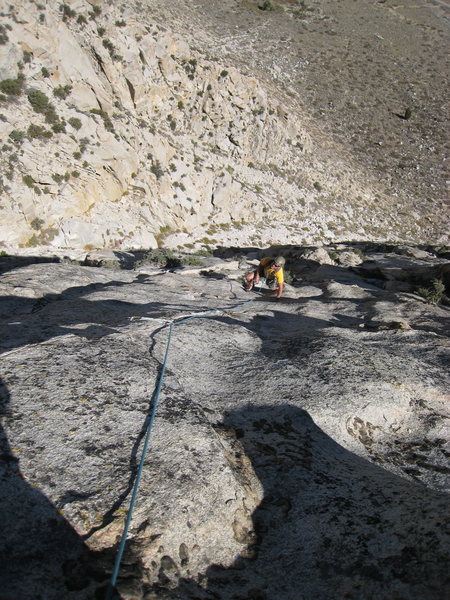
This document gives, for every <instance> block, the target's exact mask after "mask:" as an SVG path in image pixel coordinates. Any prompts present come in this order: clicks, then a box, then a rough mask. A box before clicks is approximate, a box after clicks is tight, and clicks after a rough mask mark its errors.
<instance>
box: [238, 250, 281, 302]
mask: <svg viewBox="0 0 450 600" xmlns="http://www.w3.org/2000/svg"><path fill="white" fill-rule="evenodd" d="M285 264H286V260H285V259H284V257H283V256H277V257H276V258H270V257H267V258H262V259H261V260H260V262H259V265H258V266H257V267H256V269H255V270H254V271H252V272H251V273H249V274H248V275H247V276H246V277H245V281H246V284H245V286H244V287H245V291H246V292H249V291H250V290H251V289H252V288H253V286H254V285H255V283H258V282H259V280H260V279H261V277H265V278H266V283H267V285H268V287H269V289H271V290H273V291H276V292H277V294H276V296H275V299H276V300H279V299H280V298H281V294H282V293H283V284H284V273H283V267H284V265H285Z"/></svg>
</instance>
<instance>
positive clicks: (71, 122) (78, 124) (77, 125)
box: [67, 117, 81, 129]
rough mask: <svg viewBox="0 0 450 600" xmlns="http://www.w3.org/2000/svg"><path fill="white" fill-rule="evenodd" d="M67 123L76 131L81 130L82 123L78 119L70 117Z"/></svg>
mask: <svg viewBox="0 0 450 600" xmlns="http://www.w3.org/2000/svg"><path fill="white" fill-rule="evenodd" d="M67 121H68V123H69V125H70V126H71V127H73V128H74V129H81V121H80V119H78V118H77V117H70V119H68V120H67Z"/></svg>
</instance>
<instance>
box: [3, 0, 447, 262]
mask: <svg viewBox="0 0 450 600" xmlns="http://www.w3.org/2000/svg"><path fill="white" fill-rule="evenodd" d="M259 4H261V3H258V2H256V1H247V0H198V1H197V2H196V3H192V2H191V1H190V0H189V2H187V1H185V0H180V1H177V2H174V1H173V0H158V1H154V0H146V1H145V2H128V3H126V4H125V3H123V4H120V3H119V2H117V1H115V0H113V1H108V2H105V1H103V0H98V1H95V2H94V1H89V2H88V1H87V0H70V1H68V2H67V3H61V2H60V1H56V0H51V1H47V2H46V3H42V4H41V3H33V2H29V1H28V0H16V1H15V2H14V3H11V2H9V1H8V0H2V1H1V2H0V12H1V17H2V24H1V29H0V140H1V156H0V193H1V199H0V247H2V248H5V249H7V250H11V249H12V248H15V247H18V246H21V247H36V246H45V245H51V246H54V247H67V248H77V249H86V250H89V249H94V248H104V247H108V248H121V249H124V250H127V249H130V248H131V249H132V248H144V247H147V248H154V247H156V246H158V245H162V244H165V245H166V246H170V247H176V246H183V245H184V246H188V247H192V245H194V246H197V247H198V246H201V245H202V244H203V245H209V246H216V245H223V246H227V245H237V246H243V245H248V244H250V243H252V245H258V246H260V247H264V246H266V245H269V244H273V243H280V241H281V240H283V241H284V242H285V243H297V244H298V243H313V244H318V243H319V242H329V241H337V240H348V239H352V240H367V239H371V240H386V239H391V240H396V241H398V240H402V241H410V242H415V243H419V242H421V243H446V240H447V239H448V237H447V235H448V205H446V201H445V198H446V195H445V194H446V188H445V185H446V183H445V182H446V173H445V170H444V167H443V162H444V161H443V153H444V152H445V150H444V146H445V131H446V118H445V112H444V110H443V107H444V106H445V100H446V97H447V96H446V94H447V86H446V85H445V72H446V71H445V60H446V58H445V53H446V50H447V45H446V42H447V38H446V35H445V26H446V24H447V21H446V11H447V8H446V5H445V3H438V5H436V3H431V5H430V3H428V2H423V1H422V0H419V1H418V2H415V1H414V2H413V1H412V0H407V1H406V2H404V3H402V6H397V5H393V4H392V2H390V1H388V2H375V3H373V2H367V1H363V2H359V3H355V2H353V1H351V0H345V1H341V2H339V6H338V7H337V5H336V2H334V0H333V1H330V0H323V1H318V0H314V1H312V2H311V3H309V5H308V6H307V5H306V4H305V3H304V2H302V1H298V2H297V1H290V0H289V1H288V0H279V1H278V2H272V3H271V5H273V8H274V10H260V6H259ZM269 4H270V3H269ZM406 110H409V111H410V113H411V116H410V117H408V118H407V117H406V116H405V114H406ZM408 114H409V113H408ZM274 224H276V225H277V229H276V230H274Z"/></svg>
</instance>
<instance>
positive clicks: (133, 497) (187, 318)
mask: <svg viewBox="0 0 450 600" xmlns="http://www.w3.org/2000/svg"><path fill="white" fill-rule="evenodd" d="M260 289H261V287H260ZM253 301H254V298H251V299H250V300H245V301H244V302H240V303H238V304H235V305H234V306H230V307H228V308H224V309H220V308H219V309H213V310H208V311H206V312H201V313H195V314H193V315H192V314H191V315H187V316H180V317H178V318H177V319H176V320H172V321H170V320H167V319H153V318H151V317H131V321H136V320H142V321H143V320H146V321H153V320H155V321H163V322H164V323H165V324H166V325H169V334H168V337H167V344H166V350H165V353H164V360H163V363H162V367H161V371H160V374H159V378H158V383H157V386H156V391H155V400H154V402H153V404H152V406H151V409H150V413H149V421H148V425H147V430H146V433H145V440H144V445H143V448H142V454H141V459H140V461H139V467H138V471H137V474H136V479H135V482H134V486H133V493H132V495H131V500H130V506H129V509H128V514H127V518H126V521H125V525H124V529H123V532H122V537H121V540H120V544H119V549H118V551H117V556H116V561H115V563H114V569H113V572H112V575H111V579H110V581H109V584H108V588H107V591H106V596H105V600H111V599H112V594H113V590H114V587H115V585H116V581H117V576H118V574H119V568H120V563H121V561H122V555H123V552H124V549H125V543H126V541H127V536H128V530H129V527H130V524H131V519H132V517H133V510H134V505H135V503H136V498H137V495H138V492H139V486H140V483H141V477H142V469H143V468H144V461H145V456H146V454H147V450H148V445H149V442H150V435H151V431H152V427H153V422H154V420H155V415H156V409H157V407H158V401H159V395H160V392H161V388H162V384H163V380H164V374H165V371H166V366H167V360H168V357H169V349H170V344H171V341H172V332H173V328H174V327H175V326H176V325H182V324H183V323H187V322H188V321H191V320H192V319H201V318H205V317H208V316H213V315H217V314H224V313H225V314H226V313H228V312H229V311H231V310H234V309H236V308H239V307H241V306H244V305H245V304H249V303H250V302H253Z"/></svg>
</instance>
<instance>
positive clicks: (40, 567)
mask: <svg viewBox="0 0 450 600" xmlns="http://www.w3.org/2000/svg"><path fill="white" fill-rule="evenodd" d="M8 403H9V393H8V390H7V388H6V386H5V385H4V383H3V382H2V381H1V380H0V416H1V417H2V419H14V418H16V416H15V415H14V413H13V412H12V411H9V409H8ZM25 442H26V441H25ZM0 452H1V462H0V477H1V485H2V493H1V496H0V531H1V537H0V590H1V592H0V596H1V598H2V600H18V599H20V600H36V599H38V598H45V600H61V599H62V598H68V597H76V598H77V599H80V600H89V599H91V598H92V594H93V591H92V586H94V587H96V586H97V585H98V584H99V582H101V581H102V580H103V579H105V574H104V571H103V572H102V569H99V568H98V566H96V565H97V563H98V559H99V558H100V557H99V556H96V555H94V553H92V552H90V551H89V550H88V548H87V547H86V546H85V545H84V543H83V541H82V539H81V538H80V536H79V535H78V534H77V533H76V532H75V530H74V529H73V528H72V527H71V525H70V524H69V523H68V522H67V521H66V520H65V519H64V518H63V517H62V516H61V514H60V513H59V512H58V510H57V508H56V507H55V506H54V505H53V504H52V503H51V502H50V501H49V500H48V499H47V498H46V497H45V496H44V494H42V493H41V492H40V491H39V490H38V489H37V488H35V487H33V485H32V484H31V483H28V482H27V481H26V480H25V479H24V477H23V475H22V473H21V470H20V447H19V448H13V449H11V447H10V445H9V443H8V440H7V438H6V434H5V432H4V430H3V429H0ZM49 483H50V485H51V482H49ZM73 594H75V595H74V596H73Z"/></svg>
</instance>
